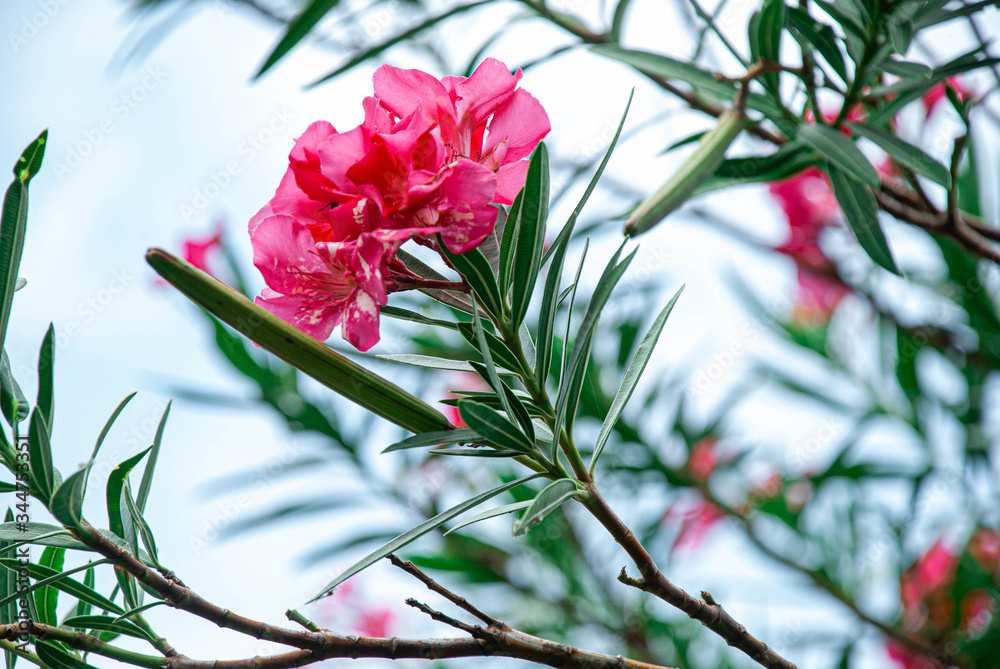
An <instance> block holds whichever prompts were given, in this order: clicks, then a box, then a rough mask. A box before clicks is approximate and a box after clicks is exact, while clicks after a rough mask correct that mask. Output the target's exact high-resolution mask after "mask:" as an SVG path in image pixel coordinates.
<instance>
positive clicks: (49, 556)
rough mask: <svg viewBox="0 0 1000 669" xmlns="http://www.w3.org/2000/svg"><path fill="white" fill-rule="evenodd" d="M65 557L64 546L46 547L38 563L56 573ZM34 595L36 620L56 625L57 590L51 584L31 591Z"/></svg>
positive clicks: (60, 568)
mask: <svg viewBox="0 0 1000 669" xmlns="http://www.w3.org/2000/svg"><path fill="white" fill-rule="evenodd" d="M65 557H66V549H65V548H56V547H54V546H49V547H47V548H46V549H45V550H44V551H42V557H41V558H39V560H38V564H40V565H42V566H43V567H48V568H49V569H51V570H52V571H54V572H56V573H58V572H61V571H62V568H63V559H64V558H65ZM33 594H34V597H35V610H36V611H37V612H38V622H40V623H42V624H43V625H51V626H52V627H56V626H58V625H59V614H58V611H57V607H58V604H59V591H58V590H56V589H55V588H53V587H52V586H45V587H44V588H39V589H38V590H35V592H34V593H33Z"/></svg>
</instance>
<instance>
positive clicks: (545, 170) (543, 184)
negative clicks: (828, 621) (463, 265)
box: [510, 142, 549, 327]
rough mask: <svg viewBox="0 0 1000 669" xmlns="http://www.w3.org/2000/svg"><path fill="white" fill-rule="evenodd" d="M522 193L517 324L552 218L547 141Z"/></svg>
mask: <svg viewBox="0 0 1000 669" xmlns="http://www.w3.org/2000/svg"><path fill="white" fill-rule="evenodd" d="M521 193H522V199H521V210H520V213H519V215H518V230H517V241H516V244H515V251H514V268H513V288H514V292H513V293H512V294H511V307H510V310H511V322H512V323H513V324H514V326H515V327H517V326H519V325H520V324H521V321H523V320H524V315H525V314H526V313H527V312H528V304H529V303H530V302H531V295H532V293H534V291H535V279H537V278H538V268H539V267H540V266H541V263H542V253H543V252H544V250H545V249H544V246H545V223H546V221H548V218H549V150H548V148H546V146H545V142H541V143H539V145H538V147H537V148H536V149H535V151H534V153H533V154H532V155H531V162H530V163H529V164H528V175H527V177H526V179H525V182H524V190H523V191H522V192H521Z"/></svg>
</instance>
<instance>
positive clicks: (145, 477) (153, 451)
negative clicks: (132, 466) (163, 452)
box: [135, 400, 173, 514]
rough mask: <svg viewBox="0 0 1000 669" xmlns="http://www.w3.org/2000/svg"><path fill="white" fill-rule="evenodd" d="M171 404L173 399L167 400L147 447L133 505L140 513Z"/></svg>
mask: <svg viewBox="0 0 1000 669" xmlns="http://www.w3.org/2000/svg"><path fill="white" fill-rule="evenodd" d="M172 404H173V400H171V401H169V402H167V408H166V409H164V410H163V416H162V417H161V418H160V424H159V425H157V426H156V435H155V436H154V437H153V446H152V448H150V449H149V458H147V459H146V468H145V469H144V470H143V471H142V481H140V482H139V492H138V493H136V496H135V505H136V508H138V509H139V513H140V514H141V513H144V512H145V511H146V500H148V499H149V488H150V486H152V485H153V472H154V471H156V460H157V458H159V457H160V442H162V441H163V429H164V428H165V427H166V426H167V417H168V416H170V405H172Z"/></svg>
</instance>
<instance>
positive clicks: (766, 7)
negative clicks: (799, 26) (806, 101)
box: [757, 0, 785, 98]
mask: <svg viewBox="0 0 1000 669" xmlns="http://www.w3.org/2000/svg"><path fill="white" fill-rule="evenodd" d="M784 28H785V0H764V3H763V5H762V6H761V10H760V23H759V25H758V27H757V48H758V50H759V52H760V56H761V57H762V58H766V59H767V60H770V61H773V62H775V63H780V62H781V33H782V32H783V30H784ZM764 82H765V84H766V85H767V86H768V88H769V89H770V90H771V93H772V95H774V96H775V98H778V96H779V90H778V73H777V72H769V73H767V74H765V75H764Z"/></svg>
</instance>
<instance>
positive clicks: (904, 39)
mask: <svg viewBox="0 0 1000 669" xmlns="http://www.w3.org/2000/svg"><path fill="white" fill-rule="evenodd" d="M915 30H916V28H915V26H914V25H913V21H910V20H906V19H903V20H896V19H894V18H893V19H890V20H889V39H890V40H891V41H892V48H893V50H895V52H896V53H898V54H899V55H900V56H905V55H906V52H907V51H909V50H910V42H912V41H913V33H914V31H915Z"/></svg>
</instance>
